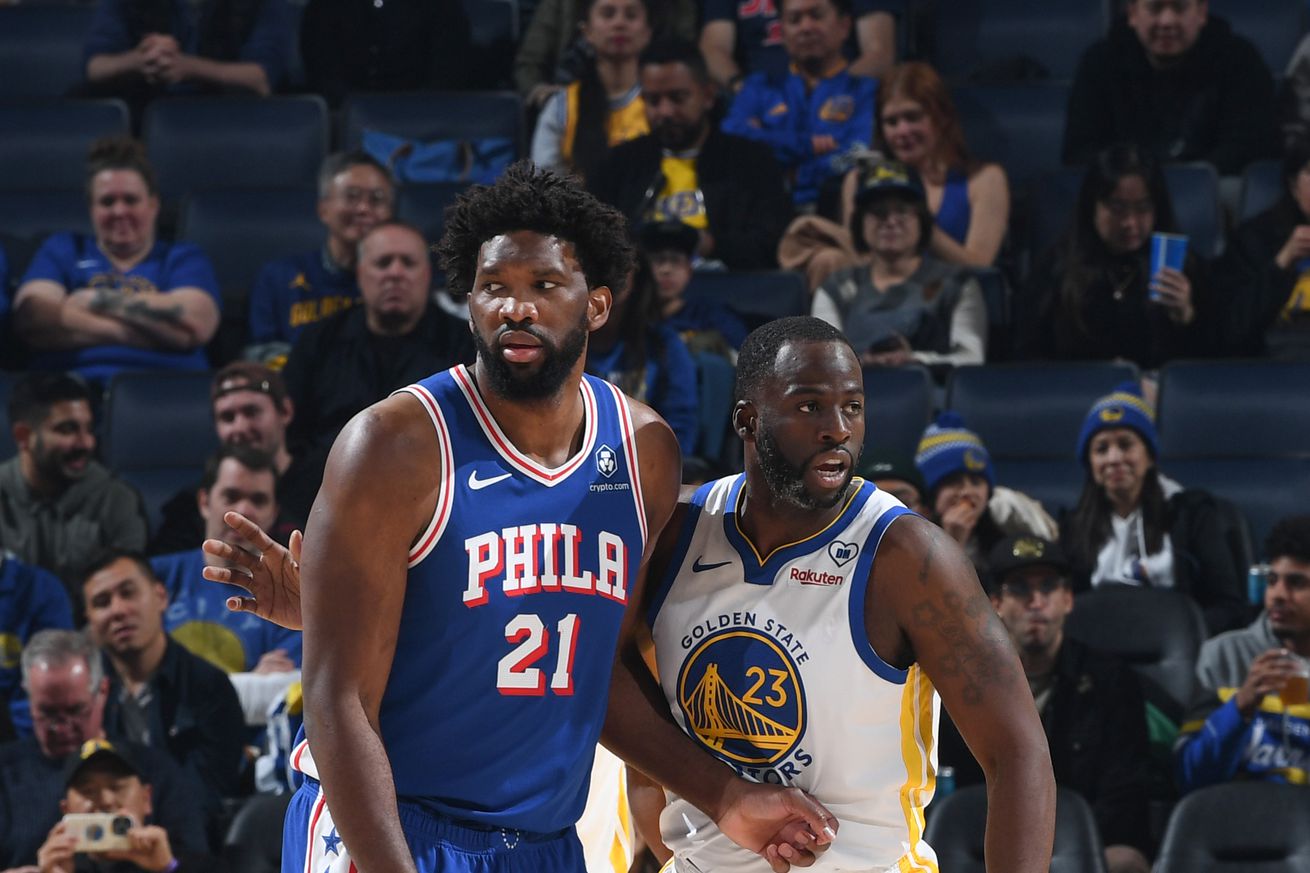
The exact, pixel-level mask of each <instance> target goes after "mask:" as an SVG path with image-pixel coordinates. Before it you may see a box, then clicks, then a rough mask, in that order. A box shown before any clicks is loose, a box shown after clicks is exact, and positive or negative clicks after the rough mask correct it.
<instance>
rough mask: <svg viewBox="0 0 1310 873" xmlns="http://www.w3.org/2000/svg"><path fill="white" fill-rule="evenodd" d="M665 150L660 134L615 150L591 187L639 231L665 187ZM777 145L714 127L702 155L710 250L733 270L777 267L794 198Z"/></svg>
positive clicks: (699, 168)
mask: <svg viewBox="0 0 1310 873" xmlns="http://www.w3.org/2000/svg"><path fill="white" fill-rule="evenodd" d="M662 156H663V149H662V148H661V146H660V143H659V140H658V139H656V137H655V135H654V134H647V135H646V136H642V137H638V138H637V139H634V140H630V141H629V142H625V143H623V144H622V145H618V146H615V147H614V148H612V149H610V152H609V155H608V156H607V157H606V159H605V163H604V164H602V165H601V167H600V169H599V170H598V171H597V172H595V173H593V174H592V176H593V178H592V179H591V180H590V185H589V187H590V188H591V191H592V193H593V194H595V195H596V196H597V197H598V198H600V199H601V200H603V201H605V202H606V203H609V204H610V205H612V206H614V207H616V208H617V209H618V210H619V211H620V212H622V213H623V214H624V215H625V216H627V218H628V221H629V223H630V225H631V227H632V228H633V230H635V229H636V228H637V227H638V226H639V225H640V224H641V222H642V220H643V218H644V215H643V213H644V212H645V211H646V210H647V209H648V208H649V207H650V205H651V201H652V199H653V198H654V196H655V195H656V194H657V193H658V192H659V190H660V189H661V188H662V187H663V176H662V175H661V173H660V159H661V157H662ZM782 177H783V173H782V170H781V169H780V168H779V167H778V163H777V161H775V160H774V159H773V153H772V152H771V151H770V149H769V148H768V147H767V146H765V145H761V144H760V143H757V142H752V141H751V140H748V139H743V138H742V137H739V136H732V135H731V134H727V133H722V132H720V131H719V130H717V129H715V128H711V129H710V133H709V135H708V136H707V137H706V139H705V144H704V145H703V146H701V150H700V154H699V156H698V157H697V158H696V181H697V184H698V185H699V186H700V189H701V191H702V192H703V193H704V195H705V215H706V218H707V219H708V221H709V232H710V234H711V235H712V236H713V237H714V251H713V253H712V254H711V255H710V257H712V258H717V259H718V260H720V261H723V263H725V264H727V265H728V268H729V269H733V270H772V269H776V268H777V266H778V240H779V239H781V238H782V232H783V231H784V230H786V229H787V223H788V222H790V221H791V217H792V205H791V198H790V197H789V196H788V195H787V192H786V190H785V189H784V188H783V185H782Z"/></svg>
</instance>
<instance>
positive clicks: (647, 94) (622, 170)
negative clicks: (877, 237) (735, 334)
mask: <svg viewBox="0 0 1310 873" xmlns="http://www.w3.org/2000/svg"><path fill="white" fill-rule="evenodd" d="M639 63H640V81H641V98H642V101H643V103H644V104H645V106H646V121H647V123H648V124H649V125H650V129H651V132H650V133H648V134H646V135H645V136H641V137H637V138H636V139H634V140H630V141H628V142H625V143H623V144H621V145H618V146H615V147H614V148H612V149H611V150H610V153H609V155H608V157H607V158H606V160H605V163H604V164H603V165H602V166H601V168H600V170H599V171H598V172H597V173H596V174H595V178H594V179H590V180H588V181H589V187H590V188H591V190H592V193H593V194H595V195H596V196H597V197H598V198H600V199H601V200H603V201H605V202H606V203H609V204H610V205H612V206H614V207H616V208H617V209H618V210H619V211H620V212H622V213H623V214H624V215H625V216H627V218H628V222H629V225H630V226H631V227H636V226H637V225H639V224H641V223H642V222H645V221H666V220H671V221H678V222H682V223H684V224H686V225H687V226H688V227H690V228H692V229H693V230H695V232H696V239H695V248H694V254H695V257H696V258H697V259H707V260H716V261H721V262H722V263H723V264H725V265H726V266H727V267H728V269H731V270H769V269H774V268H775V267H777V265H778V262H777V256H776V254H775V252H776V250H777V247H778V239H779V238H780V237H781V236H782V232H783V230H784V229H786V227H787V222H788V221H790V220H791V213H792V206H791V199H790V198H789V197H788V196H787V192H786V190H785V189H784V188H783V185H782V177H783V172H782V168H781V167H779V166H778V163H777V161H775V160H774V158H773V153H772V151H771V150H770V149H769V147H768V146H767V145H764V144H762V143H757V142H753V141H751V140H750V139H747V138H745V137H742V136H734V135H732V134H730V133H724V132H722V131H720V130H719V129H718V128H717V127H716V126H715V125H714V122H713V118H712V114H713V110H714V96H715V94H714V85H713V84H712V83H711V82H710V79H709V73H708V71H707V70H706V67H705V60H704V58H702V57H701V54H700V52H699V51H697V50H696V47H695V46H693V45H691V44H690V43H687V42H681V41H678V40H661V41H656V42H655V43H652V44H651V46H650V47H649V48H647V49H646V51H644V52H643V53H642V55H641V59H640V62H639ZM738 344H740V343H738Z"/></svg>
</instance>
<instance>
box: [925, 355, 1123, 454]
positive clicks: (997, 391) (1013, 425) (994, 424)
mask: <svg viewBox="0 0 1310 873" xmlns="http://www.w3.org/2000/svg"><path fill="white" fill-rule="evenodd" d="M1136 375H1137V371H1136V368H1134V367H1133V365H1132V364H1116V363H1109V362H1100V361H1089V362H1086V363H1055V362H1044V363H1027V364H988V365H983V366H977V367H956V368H955V369H953V370H952V371H951V375H950V378H949V379H948V381H947V383H946V407H947V408H948V409H953V410H955V411H956V412H959V413H960V415H961V416H963V418H964V422H965V424H966V425H968V427H969V429H970V430H972V431H974V432H975V433H977V434H978V436H979V437H980V438H981V439H982V441H983V443H984V444H985V445H986V446H987V450H988V451H989V452H990V453H991V455H992V457H993V458H995V459H998V460H999V459H1002V458H1006V459H1017V460H1037V459H1046V460H1059V461H1076V459H1075V458H1074V451H1075V448H1076V446H1077V443H1078V431H1079V429H1080V428H1081V427H1082V424H1083V419H1084V418H1086V417H1087V410H1088V409H1090V408H1091V406H1092V404H1093V403H1094V402H1095V401H1096V399H1097V398H1098V397H1102V396H1104V395H1106V394H1109V393H1110V391H1111V390H1113V389H1114V386H1116V385H1118V384H1119V383H1120V382H1124V381H1127V380H1129V379H1133V378H1136Z"/></svg>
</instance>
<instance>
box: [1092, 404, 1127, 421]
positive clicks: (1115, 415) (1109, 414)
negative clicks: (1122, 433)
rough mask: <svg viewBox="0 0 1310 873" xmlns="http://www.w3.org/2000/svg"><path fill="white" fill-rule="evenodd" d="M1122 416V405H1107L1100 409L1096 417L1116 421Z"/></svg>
mask: <svg viewBox="0 0 1310 873" xmlns="http://www.w3.org/2000/svg"><path fill="white" fill-rule="evenodd" d="M1123 417H1124V408H1123V407H1122V406H1107V407H1105V409H1102V410H1101V414H1100V415H1099V416H1098V418H1100V419H1101V421H1118V420H1119V419H1121V418H1123Z"/></svg>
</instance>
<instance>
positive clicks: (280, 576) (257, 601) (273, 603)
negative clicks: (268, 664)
mask: <svg viewBox="0 0 1310 873" xmlns="http://www.w3.org/2000/svg"><path fill="white" fill-rule="evenodd" d="M223 521H224V522H225V523H226V524H227V526H228V527H230V528H232V530H234V531H236V532H237V533H238V534H240V535H241V538H242V539H243V540H245V541H246V542H247V543H248V544H249V547H250V549H252V550H253V551H248V550H247V549H245V548H237V547H236V546H233V545H230V544H228V543H225V542H223V541H222V540H205V543H204V545H203V546H202V548H203V549H204V550H205V552H207V553H208V554H210V555H213V556H214V557H216V558H220V559H222V560H223V561H225V562H227V563H228V564H230V565H231V564H235V565H236V566H235V567H231V568H229V567H205V569H204V570H203V575H204V577H205V578H206V579H208V580H209V581H210V582H227V583H228V584H231V585H236V586H239V587H241V588H244V589H246V590H247V591H249V592H250V593H251V595H253V596H251V597H229V598H228V599H227V608H228V609H230V610H232V611H233V612H249V613H252V614H254V615H257V616H259V617H260V618H262V619H264V620H266V621H271V622H273V624H276V625H281V626H282V627H284V628H286V629H288V630H301V629H302V624H301V620H300V546H301V543H302V541H303V537H302V535H301V533H300V531H298V530H297V531H292V533H291V539H290V540H289V543H290V546H291V547H290V548H289V549H288V548H286V547H284V546H282V545H281V544H279V543H276V542H274V541H273V539H272V538H271V537H270V536H269V535H268V534H266V533H264V530H263V528H261V527H260V526H259V525H257V524H255V523H254V522H253V521H251V520H250V519H248V518H246V517H245V516H244V515H242V514H241V513H239V512H227V513H224V515H223Z"/></svg>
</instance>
